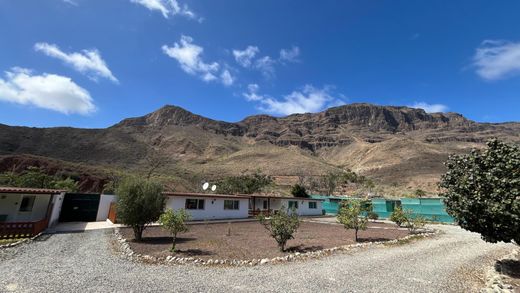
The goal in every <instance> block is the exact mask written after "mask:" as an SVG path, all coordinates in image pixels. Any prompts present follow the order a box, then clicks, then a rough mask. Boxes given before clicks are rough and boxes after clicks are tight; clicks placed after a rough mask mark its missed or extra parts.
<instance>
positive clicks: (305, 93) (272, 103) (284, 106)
mask: <svg viewBox="0 0 520 293" xmlns="http://www.w3.org/2000/svg"><path fill="white" fill-rule="evenodd" d="M258 90H259V86H258V85H257V84H250V85H249V86H248V92H247V93H244V94H243V96H244V97H245V98H246V100H248V101H253V102H259V103H260V105H259V108H260V109H261V110H263V111H266V112H269V113H273V114H282V115H290V114H294V113H312V112H319V111H322V110H324V109H326V108H328V107H332V106H338V105H343V104H344V102H343V101H341V100H340V99H337V98H335V97H334V96H332V93H331V88H330V87H324V88H322V89H319V88H315V87H313V86H312V85H306V86H304V87H303V88H302V89H301V90H296V91H293V92H292V93H290V94H289V95H286V96H284V97H283V98H282V99H281V100H278V99H274V98H272V97H270V96H267V95H260V94H258Z"/></svg>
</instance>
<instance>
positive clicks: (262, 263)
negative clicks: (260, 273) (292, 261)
mask: <svg viewBox="0 0 520 293" xmlns="http://www.w3.org/2000/svg"><path fill="white" fill-rule="evenodd" d="M267 263H269V259H267V258H264V259H262V260H261V261H260V264H261V265H264V264H267Z"/></svg>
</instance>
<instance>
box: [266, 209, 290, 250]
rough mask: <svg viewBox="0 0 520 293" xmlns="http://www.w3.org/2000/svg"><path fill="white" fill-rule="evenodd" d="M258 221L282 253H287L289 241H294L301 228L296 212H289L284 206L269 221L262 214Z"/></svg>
mask: <svg viewBox="0 0 520 293" xmlns="http://www.w3.org/2000/svg"><path fill="white" fill-rule="evenodd" d="M258 219H259V221H260V223H261V224H262V225H264V227H265V229H267V231H269V233H270V234H271V237H273V238H274V240H276V243H278V247H279V248H280V251H282V252H283V251H285V245H286V244H287V241H289V240H290V239H294V236H293V235H294V233H296V231H297V230H298V227H299V226H300V219H299V217H298V214H297V212H296V210H295V209H292V210H291V211H290V212H287V211H286V208H285V207H284V206H282V208H281V209H280V210H279V211H278V212H277V213H275V214H274V215H272V216H271V218H270V219H267V218H266V217H265V215H263V214H260V215H259V216H258Z"/></svg>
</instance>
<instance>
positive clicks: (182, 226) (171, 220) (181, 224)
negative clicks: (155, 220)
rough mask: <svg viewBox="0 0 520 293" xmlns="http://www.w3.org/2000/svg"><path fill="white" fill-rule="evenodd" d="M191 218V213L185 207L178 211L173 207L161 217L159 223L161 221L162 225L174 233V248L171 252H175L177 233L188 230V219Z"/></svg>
mask: <svg viewBox="0 0 520 293" xmlns="http://www.w3.org/2000/svg"><path fill="white" fill-rule="evenodd" d="M190 218H191V216H190V214H188V213H187V212H186V210H184V209H179V210H178V211H176V212H175V211H174V210H172V209H168V210H167V211H166V212H164V213H162V214H161V216H160V217H159V223H161V225H162V227H163V228H164V229H166V230H168V231H169V232H170V233H171V234H172V238H173V243H172V248H171V249H170V251H171V252H175V242H176V240H177V234H179V233H184V232H188V225H186V221H189V219H190Z"/></svg>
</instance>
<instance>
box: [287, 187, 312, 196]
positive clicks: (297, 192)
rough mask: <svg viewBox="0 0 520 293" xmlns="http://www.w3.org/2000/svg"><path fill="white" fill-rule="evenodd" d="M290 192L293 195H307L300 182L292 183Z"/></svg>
mask: <svg viewBox="0 0 520 293" xmlns="http://www.w3.org/2000/svg"><path fill="white" fill-rule="evenodd" d="M291 194H292V195H293V196H295V197H309V194H308V193H307V190H306V189H305V187H303V186H301V185H300V184H294V185H293V186H292V187H291Z"/></svg>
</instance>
